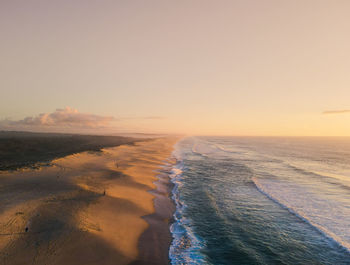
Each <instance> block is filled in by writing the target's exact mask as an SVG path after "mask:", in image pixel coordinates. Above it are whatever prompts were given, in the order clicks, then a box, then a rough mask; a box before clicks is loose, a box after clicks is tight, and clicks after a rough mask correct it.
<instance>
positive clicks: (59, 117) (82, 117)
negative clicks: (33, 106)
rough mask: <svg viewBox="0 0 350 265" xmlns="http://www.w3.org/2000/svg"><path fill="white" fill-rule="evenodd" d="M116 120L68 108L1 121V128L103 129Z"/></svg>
mask: <svg viewBox="0 0 350 265" xmlns="http://www.w3.org/2000/svg"><path fill="white" fill-rule="evenodd" d="M115 120H116V119H115V118H114V117H112V116H99V115H95V114H89V113H80V112H78V110H76V109H74V108H71V107H66V108H64V109H56V110H55V111H54V112H52V113H41V114H39V115H38V116H34V117H26V118H24V119H23V120H17V121H12V120H8V119H7V120H2V121H0V126H1V127H9V128H16V127H20V128H23V127H34V128H35V127H39V128H50V127H59V128H101V127H107V126H109V125H110V123H111V122H113V121H115Z"/></svg>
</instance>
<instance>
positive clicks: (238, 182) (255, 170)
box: [169, 137, 350, 265]
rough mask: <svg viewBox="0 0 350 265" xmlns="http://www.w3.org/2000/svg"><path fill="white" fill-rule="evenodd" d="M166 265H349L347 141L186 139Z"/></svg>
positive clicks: (176, 173) (174, 177)
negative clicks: (168, 264) (168, 262)
mask: <svg viewBox="0 0 350 265" xmlns="http://www.w3.org/2000/svg"><path fill="white" fill-rule="evenodd" d="M173 155H174V157H175V158H176V161H177V163H176V164H175V165H174V167H173V168H172V170H171V173H170V179H171V182H172V183H173V184H174V186H173V190H172V198H173V200H174V203H175V204H176V212H175V213H174V221H173V223H172V225H171V227H170V230H171V233H172V237H173V240H172V244H171V247H170V251H169V257H170V260H171V264H220V265H224V264H232V265H233V264H239V265H244V264H269V265H270V264H290V265H297V264H307V265H309V264H330V265H342V264H350V138H336V137H334V138H332V137H329V138H326V137H305V138H302V137H285V138H284V137H187V138H183V139H182V140H181V141H179V142H178V143H177V144H176V146H175V150H174V152H173Z"/></svg>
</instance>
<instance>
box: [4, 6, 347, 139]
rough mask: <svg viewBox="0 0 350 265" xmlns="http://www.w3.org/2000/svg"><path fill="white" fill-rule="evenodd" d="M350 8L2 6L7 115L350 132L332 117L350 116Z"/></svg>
mask: <svg viewBox="0 0 350 265" xmlns="http://www.w3.org/2000/svg"><path fill="white" fill-rule="evenodd" d="M349 11H350V1H347V0H334V1H333V0H327V1H324V0H307V1H301V0H300V1H299V0H297V1H280V0H275V1H272V0H255V1H254V0H248V1H247V0H242V1H235V0H230V1H228V0H227V1H226V0H222V1H208V0H193V1H160V0H159V1H152V0H151V1H141V0H140V1H103V0H101V1H92V0H84V1H83V0H77V1H70V0H60V1H45V0H41V1H36V0H33V1H28V0H26V1H25V0H23V1H2V2H1V3H0V32H1V37H0V38H1V46H0V58H1V62H0V91H1V97H0V106H1V107H0V119H10V120H12V121H16V120H23V119H24V118H25V117H34V118H35V117H37V115H38V114H40V113H46V114H49V113H55V110H56V109H57V108H60V109H63V108H65V107H66V106H70V107H71V108H76V109H77V110H78V112H79V113H80V114H84V115H85V114H89V115H90V114H93V115H96V116H99V117H106V116H108V117H113V120H111V121H110V123H109V124H108V125H106V124H104V125H103V130H106V131H108V130H111V131H115V130H121V131H144V132H174V133H188V134H207V135H208V134H215V135H345V136H350V113H349V112H339V113H332V114H322V113H323V112H324V111H338V110H347V109H350V74H349V71H350V70H349V69H350V49H349V47H350V34H349V32H350V16H349ZM84 115H83V116H79V117H80V118H81V117H85V118H86V117H87V116H84ZM77 117H78V116H77ZM77 117H76V118H77ZM8 124H9V122H8V121H4V120H3V121H0V129H1V128H5V127H6V126H7V127H6V128H8ZM84 124H85V123H84ZM86 124H87V123H86ZM86 124H85V125H82V124H79V126H78V127H76V128H73V127H74V126H76V124H72V123H70V124H68V125H65V124H63V123H61V125H60V126H63V127H65V128H66V129H67V128H68V129H69V128H71V129H72V130H73V129H74V131H79V130H80V129H83V126H86ZM89 124H90V123H89ZM5 125H6V126H5ZM20 125H21V126H22V125H23V123H12V125H11V126H12V127H11V128H19V129H23V126H22V127H21V126H20ZM1 126H2V127H1ZM16 126H17V127H16ZM30 126H32V127H35V126H37V125H35V124H31V125H30ZM45 126H46V127H45ZM50 126H51V127H50ZM99 126H100V125H99ZM45 128H46V129H45ZM55 128H56V127H52V124H51V125H42V124H41V125H40V128H38V129H40V130H55ZM94 128H95V129H96V128H97V127H96V126H95V127H94V126H92V127H91V126H90V127H89V129H90V130H93V129H94ZM101 128H102V127H101ZM101 128H100V129H101ZM34 129H35V128H34ZM66 129H65V130H66Z"/></svg>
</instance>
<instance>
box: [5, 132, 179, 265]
mask: <svg viewBox="0 0 350 265" xmlns="http://www.w3.org/2000/svg"><path fill="white" fill-rule="evenodd" d="M175 142H176V139H175V138H161V139H154V140H147V141H144V142H139V143H136V144H135V145H125V146H119V147H115V148H107V149H104V150H103V151H102V152H84V153H80V154H75V155H70V156H67V157H64V158H61V159H57V160H55V161H53V166H50V167H42V168H40V169H26V170H18V171H14V172H2V173H1V174H0V263H1V264H4V265H5V264H8V265H13V264H128V263H132V262H138V263H142V262H143V261H142V260H143V259H144V255H140V252H139V249H141V250H142V251H144V249H145V248H144V247H143V245H144V243H143V244H142V242H144V238H145V236H144V235H146V237H147V233H146V234H144V232H145V231H146V229H147V228H148V227H149V224H148V222H147V221H146V220H147V218H148V221H150V220H152V218H151V217H148V216H152V214H154V212H155V206H154V202H153V201H154V198H156V195H154V194H152V193H150V192H149V191H150V190H153V189H155V188H157V187H156V186H155V184H154V183H153V182H154V181H156V180H157V178H156V176H157V174H159V172H157V171H156V170H157V169H160V168H161V167H160V166H161V165H162V164H164V161H165V160H166V159H167V158H169V156H170V154H171V151H172V146H173V144H174V143H175ZM168 163H169V161H168ZM163 189H164V188H163ZM163 196H164V198H167V190H166V189H165V190H164V194H163ZM164 198H163V201H164V200H165V199H164ZM157 200H159V198H158V199H157ZM158 202H159V201H158ZM166 216H168V217H169V213H167V214H166ZM170 216H171V212H170ZM143 217H144V218H143ZM149 218H151V219H149ZM155 220H158V221H159V220H163V221H162V222H163V223H164V224H165V225H167V222H168V221H169V220H168V219H167V218H163V219H155ZM26 228H27V229H28V231H27V232H26ZM162 229H164V227H163V228H162ZM159 231H160V233H162V236H163V237H158V238H164V235H165V234H164V232H162V231H161V230H159ZM152 233H154V230H153V232H152ZM141 235H143V236H142V237H141ZM140 238H143V241H142V240H140ZM164 240H165V241H164V242H165V243H164V244H165V245H166V244H167V241H169V240H170V239H169V238H166V236H165V239H164ZM141 241H142V242H141ZM152 244H155V246H156V245H157V242H152ZM159 244H163V243H159V242H158V245H159ZM164 244H163V245H164ZM166 250H167V246H166V248H165V249H164V246H163V248H162V250H161V252H162V253H159V254H154V255H158V256H159V255H162V259H157V257H155V260H158V262H159V263H163V262H165V263H166V261H165V258H166V253H164V252H165V251H166ZM148 253H150V252H148ZM153 253H156V252H153ZM164 256H165V258H164ZM161 260H162V261H161Z"/></svg>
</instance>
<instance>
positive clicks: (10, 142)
mask: <svg viewBox="0 0 350 265" xmlns="http://www.w3.org/2000/svg"><path fill="white" fill-rule="evenodd" d="M141 140H143V141H144V140H145V139H140V138H132V137H124V136H102V135H98V136H96V135H80V134H63V133H34V132H24V131H0V171H3V170H15V169H18V168H22V167H32V168H33V167H37V166H38V165H37V164H48V163H50V161H52V160H53V159H57V158H60V157H64V156H67V155H71V154H75V153H80V152H84V151H100V150H101V148H105V147H113V146H119V145H122V144H134V143H135V142H137V141H141Z"/></svg>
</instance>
